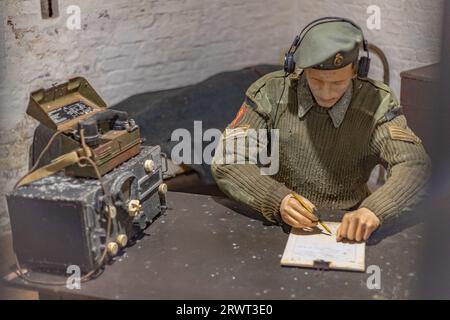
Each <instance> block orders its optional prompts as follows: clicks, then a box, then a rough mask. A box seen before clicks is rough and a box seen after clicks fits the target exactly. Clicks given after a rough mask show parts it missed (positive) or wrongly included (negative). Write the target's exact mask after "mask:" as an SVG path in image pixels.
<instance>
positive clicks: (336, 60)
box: [333, 53, 344, 67]
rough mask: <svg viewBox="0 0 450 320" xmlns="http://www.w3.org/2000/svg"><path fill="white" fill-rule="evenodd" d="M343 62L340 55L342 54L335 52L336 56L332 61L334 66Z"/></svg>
mask: <svg viewBox="0 0 450 320" xmlns="http://www.w3.org/2000/svg"><path fill="white" fill-rule="evenodd" d="M343 62H344V57H343V56H342V54H340V53H336V56H335V57H334V62H333V64H334V65H335V66H336V67H339V66H341V65H342V63H343Z"/></svg>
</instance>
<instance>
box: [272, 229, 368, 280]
mask: <svg viewBox="0 0 450 320" xmlns="http://www.w3.org/2000/svg"><path fill="white" fill-rule="evenodd" d="M325 224H326V225H327V226H328V227H329V228H330V229H331V231H332V233H333V234H332V235H331V236H330V235H328V234H327V232H326V231H324V230H322V229H321V228H322V227H321V226H320V225H318V227H317V228H314V229H313V231H311V232H310V231H306V230H302V229H294V228H292V230H291V233H290V235H289V238H288V241H287V243H286V248H285V249H284V253H283V257H282V258H281V264H282V265H285V266H297V267H307V268H324V269H327V268H329V269H341V270H354V271H363V272H364V270H365V251H366V244H365V243H343V242H337V241H336V230H337V228H338V227H339V225H340V223H339V222H328V221H326V222H325Z"/></svg>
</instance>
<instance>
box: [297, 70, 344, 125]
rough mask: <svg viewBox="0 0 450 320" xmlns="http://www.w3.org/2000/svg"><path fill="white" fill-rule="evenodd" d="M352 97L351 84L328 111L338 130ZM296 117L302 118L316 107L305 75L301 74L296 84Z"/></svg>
mask: <svg viewBox="0 0 450 320" xmlns="http://www.w3.org/2000/svg"><path fill="white" fill-rule="evenodd" d="M352 95H353V83H352V84H351V85H350V86H348V88H347V90H346V91H345V93H344V95H343V96H342V97H341V98H340V99H339V100H338V102H336V104H335V105H334V106H333V107H331V108H330V109H328V110H327V111H328V114H329V116H330V118H331V120H332V122H333V125H334V127H335V128H338V127H339V126H340V125H341V123H342V121H343V120H344V117H345V113H346V112H347V109H348V107H349V105H350V102H351V100H352ZM297 97H298V116H299V117H300V118H303V117H304V116H305V115H306V114H307V113H308V111H309V110H310V109H311V108H312V107H313V106H314V105H316V102H315V100H314V97H313V95H312V93H311V90H310V89H309V86H308V81H307V80H306V76H305V74H302V76H301V78H300V81H299V82H298V90H297Z"/></svg>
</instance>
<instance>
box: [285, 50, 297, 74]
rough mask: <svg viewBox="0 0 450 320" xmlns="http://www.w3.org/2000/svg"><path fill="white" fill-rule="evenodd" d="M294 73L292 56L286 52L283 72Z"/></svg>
mask: <svg viewBox="0 0 450 320" xmlns="http://www.w3.org/2000/svg"><path fill="white" fill-rule="evenodd" d="M294 71H295V61H294V54H293V53H291V52H288V53H286V54H285V56H284V72H287V73H293V72H294Z"/></svg>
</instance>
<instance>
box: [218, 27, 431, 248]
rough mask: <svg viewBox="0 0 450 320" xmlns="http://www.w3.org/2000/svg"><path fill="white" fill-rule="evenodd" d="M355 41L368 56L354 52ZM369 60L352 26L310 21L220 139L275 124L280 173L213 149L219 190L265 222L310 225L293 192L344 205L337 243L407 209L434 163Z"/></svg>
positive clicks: (319, 203)
mask: <svg viewBox="0 0 450 320" xmlns="http://www.w3.org/2000/svg"><path fill="white" fill-rule="evenodd" d="M361 46H362V47H363V49H364V51H365V52H366V56H363V57H360V58H359V51H360V48H361ZM369 64H370V59H369V53H368V49H367V42H366V41H365V39H364V35H363V33H362V30H361V29H360V28H359V27H358V26H357V25H356V24H355V23H353V22H352V21H350V20H347V19H343V18H322V19H319V20H315V21H313V22H312V23H311V24H309V25H308V26H307V27H306V28H305V29H303V30H302V32H301V33H300V35H299V36H297V37H296V39H295V40H294V43H293V44H292V46H291V48H290V49H289V52H288V53H287V54H286V58H285V66H284V71H277V72H273V73H270V74H268V75H265V76H264V77H262V78H260V79H259V80H257V81H256V82H255V83H253V84H252V85H251V86H250V87H249V88H248V90H247V92H246V97H245V101H244V102H243V104H242V107H241V109H240V110H239V113H238V115H237V116H236V118H235V119H234V121H233V122H232V123H231V124H230V125H228V127H227V129H228V130H226V131H225V132H224V134H223V135H222V137H221V141H220V144H219V147H220V148H223V145H224V142H225V141H226V140H227V138H229V137H230V136H231V135H233V136H236V134H235V133H236V132H241V133H242V132H246V130H248V128H252V129H256V130H258V129H272V130H273V129H278V130H279V131H278V132H279V170H278V172H277V173H276V174H274V175H272V176H268V175H262V174H261V173H260V170H259V168H258V166H257V165H256V164H255V163H249V164H247V163H246V164H228V163H225V164H224V163H222V162H220V161H218V159H217V158H218V156H217V154H218V153H217V149H216V156H215V158H214V160H213V163H212V166H211V169H212V174H213V176H214V178H215V180H216V182H217V184H218V186H219V188H220V189H221V190H222V191H223V192H224V193H225V194H227V195H228V196H229V197H231V198H233V199H235V200H237V201H239V202H241V203H244V204H246V205H248V206H250V207H251V208H253V209H255V210H257V211H258V212H260V213H261V214H262V215H263V216H264V217H265V218H266V219H268V220H269V221H271V222H273V223H279V224H281V223H282V222H284V223H286V224H288V225H290V226H292V227H296V228H304V227H314V226H316V225H317V222H318V218H317V217H316V216H315V215H314V214H311V213H309V212H308V210H306V209H305V208H304V207H303V206H302V205H300V203H299V202H298V201H297V200H296V199H295V198H294V197H293V196H292V195H291V192H292V191H294V192H295V193H297V194H298V195H299V196H300V198H301V199H303V200H304V202H305V203H307V204H308V205H309V206H310V207H311V208H314V207H317V208H334V209H343V210H348V211H349V212H348V213H346V214H345V215H344V217H343V219H342V223H341V226H340V227H339V229H338V230H337V234H336V237H337V239H338V240H342V239H348V240H356V241H363V240H367V239H368V238H369V236H370V235H371V234H372V232H373V231H374V230H376V229H377V228H378V227H379V226H380V224H381V223H382V222H383V221H385V220H386V219H388V218H391V217H395V216H398V215H400V214H403V213H405V212H407V211H408V210H410V209H411V207H412V206H413V205H415V204H417V202H418V201H419V200H420V198H421V197H422V195H423V193H424V188H425V185H426V182H427V179H428V177H429V172H430V166H431V165H430V160H429V157H428V156H427V154H426V152H425V150H424V148H423V146H422V144H421V140H420V139H419V138H418V137H417V136H416V135H415V134H414V133H413V131H412V130H411V129H410V128H408V125H407V122H406V119H405V116H404V115H403V114H402V111H401V108H400V106H399V103H398V101H397V99H396V98H395V96H394V94H393V93H392V91H391V89H390V88H389V87H388V86H387V85H385V84H383V83H382V82H379V81H375V80H372V79H369V78H367V73H368V71H369ZM237 130H238V131H237ZM233 152H234V151H233ZM377 164H382V165H383V166H384V167H385V168H386V169H387V172H388V179H387V181H386V183H385V184H384V185H383V186H382V187H380V188H379V189H377V190H376V191H375V192H373V193H372V194H371V193H370V191H369V189H368V187H367V181H368V179H369V176H370V173H371V171H372V170H373V168H374V167H375V166H376V165H377Z"/></svg>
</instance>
